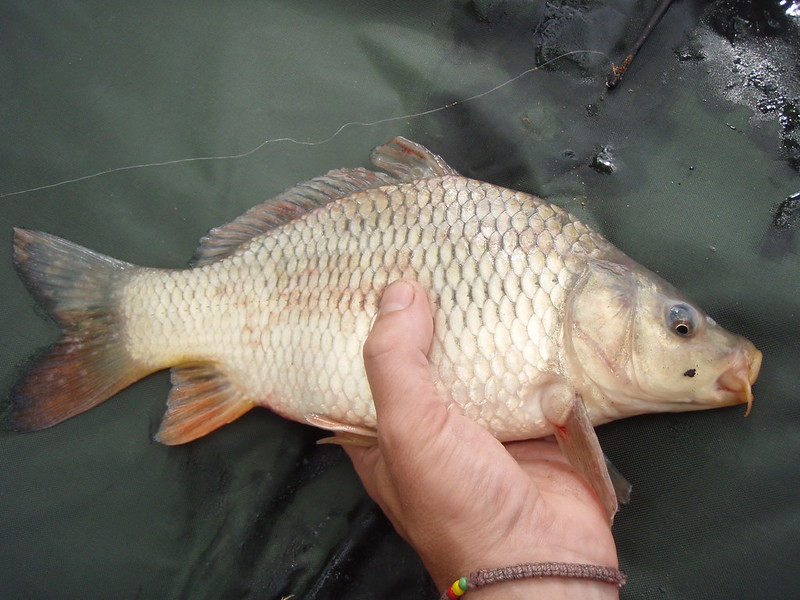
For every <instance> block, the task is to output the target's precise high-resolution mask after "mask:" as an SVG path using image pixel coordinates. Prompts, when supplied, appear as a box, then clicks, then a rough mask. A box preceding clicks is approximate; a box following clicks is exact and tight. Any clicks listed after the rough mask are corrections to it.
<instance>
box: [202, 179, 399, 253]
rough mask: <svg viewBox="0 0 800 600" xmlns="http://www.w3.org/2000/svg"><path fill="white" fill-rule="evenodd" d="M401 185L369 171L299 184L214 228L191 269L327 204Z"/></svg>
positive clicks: (203, 240) (205, 238) (206, 237)
mask: <svg viewBox="0 0 800 600" xmlns="http://www.w3.org/2000/svg"><path fill="white" fill-rule="evenodd" d="M392 183H398V181H397V179H395V178H394V177H392V176H391V175H387V174H385V173H376V172H375V171H370V170H369V169H363V168H357V169H339V170H335V171H330V172H328V173H327V174H325V175H322V176H321V177H315V178H314V179H311V180H309V181H306V182H304V183H300V184H298V185H296V186H294V187H293V188H290V189H288V190H286V191H285V192H283V193H281V194H278V195H277V196H275V197H274V198H271V199H270V200H267V201H266V202H262V203H261V204H256V205H255V206H254V207H253V208H251V209H250V210H248V211H247V212H246V213H244V214H243V215H242V216H240V217H237V218H236V219H234V220H233V221H231V222H230V223H228V224H227V225H222V226H220V227H215V228H214V229H212V230H211V231H209V232H208V235H206V236H205V237H204V238H203V239H201V240H200V247H199V248H198V249H197V251H196V252H195V256H194V259H193V260H192V266H195V267H201V266H203V265H207V264H209V263H212V262H215V261H217V260H220V259H222V258H225V257H227V256H230V255H231V254H233V253H234V252H235V251H236V250H237V249H238V248H239V246H241V245H242V244H244V243H245V242H248V241H250V240H251V239H253V238H254V237H256V236H259V235H261V234H264V233H266V232H267V231H270V230H271V229H274V228H275V227H278V226H280V225H283V224H285V223H288V222H289V221H293V220H294V219H297V218H298V217H301V216H303V215H304V214H306V213H308V212H311V211H312V210H314V209H315V208H318V207H320V206H323V205H325V204H327V203H328V202H332V201H334V200H338V199H339V198H344V197H345V196H349V195H350V194H354V193H356V192H360V191H364V190H370V189H373V188H377V187H380V186H383V185H390V184H392Z"/></svg>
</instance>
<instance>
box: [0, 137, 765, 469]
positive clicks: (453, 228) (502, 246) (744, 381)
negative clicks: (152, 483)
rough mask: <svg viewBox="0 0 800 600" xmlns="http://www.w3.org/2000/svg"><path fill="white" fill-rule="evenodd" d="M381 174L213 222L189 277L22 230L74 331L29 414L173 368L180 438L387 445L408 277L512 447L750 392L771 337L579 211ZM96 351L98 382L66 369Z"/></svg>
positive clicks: (482, 407)
mask: <svg viewBox="0 0 800 600" xmlns="http://www.w3.org/2000/svg"><path fill="white" fill-rule="evenodd" d="M373 162H375V164H376V165H378V166H380V167H382V168H383V169H384V170H386V171H387V172H388V173H389V174H385V173H378V172H374V171H369V170H366V169H352V170H341V171H332V172H330V173H328V174H327V175H326V176H323V177H320V178H316V179H314V180H311V181H309V182H306V183H305V184H301V185H299V186H296V187H294V188H292V189H290V190H288V191H287V192H285V193H283V194H281V195H280V196H278V197H277V198H275V199H273V200H270V201H268V202H265V203H264V204H262V205H259V206H257V207H254V208H253V209H251V210H250V211H248V213H246V214H245V215H242V216H241V217H239V218H238V219H237V220H235V221H233V222H232V223H230V224H228V225H225V226H223V227H220V228H218V229H215V230H212V231H211V232H210V234H209V236H208V237H206V238H204V240H203V242H202V243H201V247H200V249H199V251H198V258H197V261H196V263H195V265H194V266H193V268H191V269H186V270H161V269H149V268H142V267H137V266H134V265H130V264H127V263H123V262H120V261H116V260H114V259H109V258H107V257H103V256H101V255H98V254H96V253H94V252H92V251H89V250H86V249H84V248H81V247H79V246H76V245H74V244H71V243H69V242H65V241H64V240H60V239H59V238H55V237H54V236H49V235H47V234H42V233H38V232H30V231H25V230H17V232H16V235H15V263H16V265H17V267H18V270H19V271H20V273H21V275H22V277H23V280H25V281H26V283H27V284H28V286H29V288H30V289H31V290H32V292H33V293H34V294H35V295H37V296H38V297H39V298H40V299H43V303H44V304H45V305H46V307H47V308H48V309H49V310H50V311H51V312H52V313H53V314H54V316H55V317H56V319H57V320H58V321H59V323H60V324H61V326H62V329H64V331H65V337H64V338H62V340H61V341H60V342H59V343H57V344H56V346H55V347H54V349H53V350H52V351H51V352H50V353H49V354H47V355H45V357H44V358H43V359H42V360H41V362H40V363H39V364H37V365H34V367H33V370H32V371H31V373H30V374H29V375H28V376H27V377H25V378H23V379H22V380H21V382H20V383H19V384H18V386H17V387H16V390H15V393H14V398H15V400H14V405H13V409H12V415H11V420H12V423H14V424H15V425H16V426H17V427H19V428H21V429H39V428H41V427H46V426H49V425H52V424H54V423H56V422H58V421H61V420H63V419H65V418H68V417H69V416H72V414H77V413H78V412H82V411H83V410H86V409H87V408H90V407H91V406H94V405H95V404H97V403H99V402H102V401H103V400H104V399H105V398H107V397H108V396H109V395H111V394H113V393H115V392H116V391H117V390H118V389H121V388H122V387H124V386H125V385H128V384H129V383H132V382H133V381H135V380H136V379H138V378H139V377H142V376H144V375H145V374H147V373H150V372H153V371H156V370H159V369H163V368H168V367H171V368H172V369H173V389H172V392H171V393H170V397H169V399H168V410H167V414H166V416H165V418H164V421H163V423H162V426H161V429H160V431H159V434H158V436H157V437H158V439H160V440H161V441H163V442H165V443H169V444H174V443H183V442H186V441H190V440H191V439H194V438H196V437H199V436H201V435H204V434H206V433H208V432H209V431H211V430H212V429H214V428H216V427H218V426H220V425H222V424H224V423H227V422H229V421H231V420H233V419H235V418H236V417H238V416H239V415H241V414H242V413H243V412H245V411H247V410H249V409H250V408H251V407H253V406H256V405H260V406H265V407H267V408H270V409H271V410H273V411H275V412H277V413H279V414H281V415H283V416H285V417H288V418H290V419H294V420H298V421H308V422H311V423H314V424H316V425H319V426H322V427H326V428H328V429H331V430H334V431H339V432H342V433H345V434H347V435H349V436H351V437H353V438H354V439H355V438H361V439H364V438H368V437H369V436H371V435H374V429H375V425H376V421H375V412H374V407H373V404H372V399H371V395H370V390H369V386H368V384H367V381H366V377H365V374H364V371H363V362H362V360H361V349H362V345H363V343H364V340H365V339H366V337H367V334H368V332H369V329H370V325H371V322H372V319H373V318H374V315H375V314H376V312H377V306H378V301H379V298H380V295H381V292H382V290H383V289H384V288H385V286H386V285H387V284H388V283H389V282H391V281H393V280H396V279H399V278H410V279H415V280H418V281H420V282H421V283H422V284H423V285H424V286H425V288H426V289H427V290H428V291H429V296H430V300H431V303H432V306H433V307H434V331H435V340H434V343H433V346H432V348H431V354H430V360H431V364H432V369H433V376H434V379H435V381H436V384H437V387H438V388H439V390H440V392H441V393H442V395H443V397H444V398H445V399H446V400H447V401H448V402H449V404H450V406H451V407H452V409H453V410H459V411H462V412H463V413H464V414H466V415H467V416H469V417H470V418H472V419H474V420H475V421H477V422H479V423H480V424H482V425H483V426H484V427H486V428H487V429H489V430H490V431H491V432H492V433H493V434H494V435H495V436H496V437H498V438H499V439H500V440H503V441H506V440H515V439H526V438H534V437H541V436H545V435H549V434H551V433H553V432H558V430H560V429H561V428H562V426H564V425H565V424H566V423H567V419H568V417H567V416H565V415H571V414H572V412H573V409H574V408H575V406H578V407H579V409H580V411H582V412H583V413H585V416H584V418H582V421H581V427H582V429H583V431H584V434H585V435H590V436H591V437H594V434H593V432H592V433H587V432H586V431H585V430H586V427H587V426H588V428H589V429H591V425H597V424H600V423H604V422H607V421H610V420H612V419H616V418H620V417H624V416H629V415H632V414H640V413H644V412H660V411H669V410H694V409H697V408H709V407H713V406H722V405H727V404H735V403H741V402H747V403H748V405H749V403H750V402H751V401H752V393H751V391H750V385H751V383H752V382H753V381H754V380H755V377H756V376H757V373H758V369H759V365H760V353H759V352H758V351H757V350H756V349H755V348H754V347H753V346H752V344H750V343H749V342H748V341H747V340H745V339H744V338H741V337H739V336H736V335H734V334H731V333H728V332H726V331H724V330H723V329H721V328H720V327H719V326H718V325H716V324H715V323H714V322H713V321H712V320H711V319H710V318H709V317H707V316H706V315H705V314H703V313H702V311H700V309H699V308H697V307H696V306H695V305H694V304H692V303H691V302H690V301H688V300H686V299H685V298H683V297H682V296H681V295H680V294H679V293H678V292H677V291H676V290H674V288H672V287H671V286H670V285H669V284H667V283H666V282H664V281H663V280H661V279H660V278H658V277H657V276H656V275H654V274H652V273H650V272H649V271H647V270H646V269H644V268H643V267H641V266H639V265H637V264H636V263H634V262H633V261H632V260H631V259H630V258H628V257H627V256H625V255H624V254H623V253H622V252H621V251H619V250H618V249H616V248H615V247H614V246H613V245H612V244H610V243H609V242H608V241H607V240H606V239H605V238H603V237H602V236H601V235H600V234H598V233H596V232H594V231H592V230H591V229H590V228H589V227H587V226H586V225H584V224H583V223H581V222H580V221H579V220H578V219H576V218H575V217H574V216H572V215H570V214H569V213H567V212H565V211H564V210H562V209H560V208H559V207H557V206H554V205H552V204H549V203H547V202H545V201H543V200H541V199H539V198H536V197H534V196H531V195H528V194H524V193H522V192H516V191H512V190H508V189H504V188H500V187H497V186H494V185H491V184H488V183H483V182H480V181H476V180H472V179H468V178H465V177H462V176H460V175H458V174H457V173H456V172H455V171H454V170H453V169H451V168H450V167H449V166H447V164H446V163H445V162H444V161H443V160H442V159H441V158H440V157H438V156H436V155H434V154H432V153H431V152H430V151H428V150H427V149H425V148H424V147H422V146H419V145H417V144H414V143H413V142H409V141H408V140H404V139H402V138H396V139H395V140H393V141H392V142H391V143H390V144H387V145H385V146H382V147H379V148H377V149H376V151H375V152H374V153H373ZM87 265H89V266H91V267H92V268H87ZM98 307H99V308H98ZM98 317H102V318H98ZM87 331H88V332H89V333H88V334H87ZM97 340H102V352H94V351H92V352H91V353H92V354H93V355H95V356H94V357H93V358H83V359H80V360H82V361H83V364H82V365H81V369H82V371H81V372H82V373H84V376H82V377H75V376H72V375H69V374H67V372H68V370H69V369H73V370H74V366H75V365H74V362H72V363H71V362H69V361H74V357H75V356H76V355H83V354H86V353H87V351H86V348H87V347H88V346H91V345H92V344H97ZM97 356H102V357H101V358H98V357H97ZM45 397H47V399H46V400H44V399H43V398H45ZM576 398H577V399H578V400H575V399H576ZM576 402H577V405H576ZM587 419H588V422H587ZM579 421H580V419H579ZM572 426H573V427H574V426H575V425H574V424H572ZM576 460H583V459H580V458H579V459H576ZM587 477H590V478H591V477H592V475H588V474H587Z"/></svg>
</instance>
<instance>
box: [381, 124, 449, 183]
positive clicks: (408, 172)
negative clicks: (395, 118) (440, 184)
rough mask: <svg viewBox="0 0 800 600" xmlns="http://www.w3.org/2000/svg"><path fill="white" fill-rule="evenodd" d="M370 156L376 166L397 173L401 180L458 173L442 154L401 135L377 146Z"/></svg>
mask: <svg viewBox="0 0 800 600" xmlns="http://www.w3.org/2000/svg"><path fill="white" fill-rule="evenodd" d="M369 158H370V160H371V161H372V164H374V165H375V166H376V167H378V168H380V169H383V170H384V171H387V172H389V173H392V174H394V175H396V176H397V178H398V179H400V181H414V180H416V179H429V178H431V177H442V176H445V175H458V171H456V170H455V169H454V168H453V167H451V166H450V165H448V164H447V163H446V162H445V161H444V159H443V158H442V157H441V156H439V155H438V154H434V153H433V152H431V151H430V150H428V149H427V148H426V147H425V146H423V145H422V144H418V143H417V142H412V141H411V140H407V139H406V138H404V137H402V136H399V135H398V136H397V137H395V138H394V139H392V141H391V142H389V143H388V144H383V145H382V146H378V147H377V148H375V149H374V150H373V151H372V154H370V157H369Z"/></svg>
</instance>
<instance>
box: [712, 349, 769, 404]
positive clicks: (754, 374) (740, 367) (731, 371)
mask: <svg viewBox="0 0 800 600" xmlns="http://www.w3.org/2000/svg"><path fill="white" fill-rule="evenodd" d="M748 344H749V343H748ZM749 345H750V347H749V348H747V349H745V350H741V349H740V350H737V351H736V352H735V356H734V357H733V361H732V364H731V366H730V367H728V369H726V370H725V371H724V372H723V373H722V375H720V376H719V377H718V378H717V382H716V388H717V389H716V392H717V394H718V396H719V397H721V399H722V402H721V405H722V406H732V405H735V404H747V410H746V411H745V413H744V416H745V417H746V416H747V415H749V414H750V410H751V409H752V408H753V390H752V385H753V384H754V383H755V382H756V379H758V373H759V371H760V370H761V359H762V358H763V355H762V353H761V351H760V350H757V349H756V348H755V347H754V346H752V344H749Z"/></svg>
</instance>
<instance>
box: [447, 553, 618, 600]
mask: <svg viewBox="0 0 800 600" xmlns="http://www.w3.org/2000/svg"><path fill="white" fill-rule="evenodd" d="M539 577H567V578H570V579H592V580H594V581H602V582H603V583H611V584H613V585H616V586H617V587H622V586H623V585H625V581H626V580H627V578H628V576H627V575H625V573H624V572H623V571H620V570H619V569H615V568H614V567H603V566H600V565H582V564H580V563H559V562H543V563H524V564H521V565H514V566H512V567H501V568H499V569H482V570H480V571H475V572H474V573H470V574H469V575H467V576H466V577H462V578H461V579H458V580H457V581H456V582H455V583H453V585H451V586H450V587H449V588H448V589H447V591H446V592H445V593H443V594H442V596H441V598H440V600H456V599H457V598H460V597H461V596H463V595H464V594H465V593H466V592H468V591H469V590H477V589H478V588H482V587H484V586H486V585H490V584H492V583H500V582H501V581H512V580H514V579H532V578H539Z"/></svg>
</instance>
